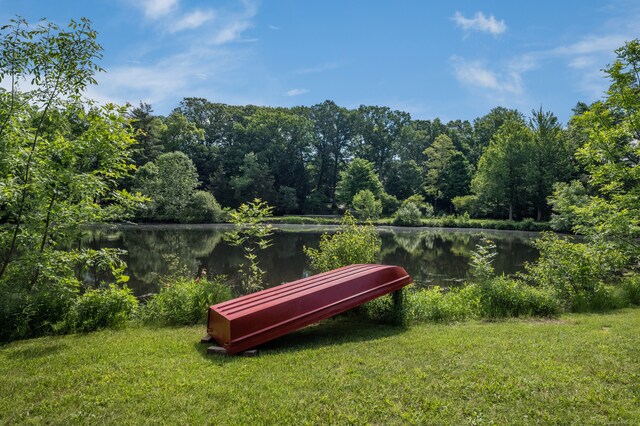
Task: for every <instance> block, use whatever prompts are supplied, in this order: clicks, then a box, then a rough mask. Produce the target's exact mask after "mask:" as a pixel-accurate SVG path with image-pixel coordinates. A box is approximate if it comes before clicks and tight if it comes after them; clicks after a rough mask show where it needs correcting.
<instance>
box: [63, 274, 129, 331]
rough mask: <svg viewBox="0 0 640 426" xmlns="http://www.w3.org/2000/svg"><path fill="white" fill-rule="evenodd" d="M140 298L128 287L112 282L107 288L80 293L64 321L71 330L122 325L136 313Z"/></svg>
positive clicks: (65, 325)
mask: <svg viewBox="0 0 640 426" xmlns="http://www.w3.org/2000/svg"><path fill="white" fill-rule="evenodd" d="M137 308H138V299H136V298H135V297H134V296H133V293H132V292H131V290H130V289H129V288H127V287H123V288H120V287H118V286H116V285H115V284H111V285H110V286H109V287H108V288H104V289H95V290H89V291H87V292H85V293H84V294H83V295H82V296H80V297H78V298H77V299H76V301H75V304H74V305H73V307H72V308H71V310H70V311H69V313H68V315H67V317H66V318H65V321H64V329H66V330H68V331H94V330H98V329H101V328H120V327H123V326H124V325H125V324H126V323H127V322H128V321H129V320H130V319H131V318H132V317H133V315H134V314H135V313H136V311H137Z"/></svg>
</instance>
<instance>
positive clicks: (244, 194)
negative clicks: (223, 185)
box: [229, 152, 275, 201]
mask: <svg viewBox="0 0 640 426" xmlns="http://www.w3.org/2000/svg"><path fill="white" fill-rule="evenodd" d="M229 183H230V185H231V187H232V188H233V189H234V191H235V195H236V199H238V200H242V201H249V200H253V199H256V198H261V199H265V200H266V201H271V200H273V199H275V193H274V189H273V185H274V179H273V175H272V174H271V171H270V170H269V167H268V166H267V165H266V164H265V163H263V162H261V161H260V159H259V158H258V156H257V155H256V154H255V153H253V152H250V153H248V154H246V155H245V156H244V161H243V162H242V165H241V166H240V173H239V174H238V175H237V176H234V177H232V178H231V179H230V182H229Z"/></svg>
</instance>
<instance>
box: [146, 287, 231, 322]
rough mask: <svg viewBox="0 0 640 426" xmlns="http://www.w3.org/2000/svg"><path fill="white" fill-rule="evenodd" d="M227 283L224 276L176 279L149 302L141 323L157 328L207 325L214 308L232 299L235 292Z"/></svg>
mask: <svg viewBox="0 0 640 426" xmlns="http://www.w3.org/2000/svg"><path fill="white" fill-rule="evenodd" d="M225 280H226V277H224V276H217V277H214V278H213V279H207V278H206V277H203V278H200V279H196V280H194V279H189V278H184V277H182V278H180V277H176V278H174V281H173V282H172V283H170V284H166V285H165V286H164V287H163V288H162V289H160V292H159V293H158V294H156V295H154V296H153V297H152V298H151V299H150V300H149V301H148V302H147V304H146V305H145V306H144V307H143V309H142V314H141V319H142V320H143V322H145V323H148V324H153V325H191V324H198V323H203V322H204V321H206V318H207V309H208V307H209V306H210V305H214V304H216V303H220V302H223V301H225V300H229V299H230V298H231V290H230V288H229V286H228V285H226V283H225Z"/></svg>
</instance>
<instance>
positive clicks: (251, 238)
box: [224, 198, 273, 293]
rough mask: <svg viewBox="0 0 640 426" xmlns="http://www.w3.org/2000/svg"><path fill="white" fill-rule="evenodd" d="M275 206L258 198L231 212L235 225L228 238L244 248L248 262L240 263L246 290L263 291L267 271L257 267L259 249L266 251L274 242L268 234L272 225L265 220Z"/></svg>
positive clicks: (232, 221)
mask: <svg viewBox="0 0 640 426" xmlns="http://www.w3.org/2000/svg"><path fill="white" fill-rule="evenodd" d="M272 211H273V207H269V205H268V204H267V203H266V202H265V201H262V200H261V199H259V198H256V199H254V200H253V201H251V202H249V203H245V204H242V205H241V206H240V207H238V209H237V210H235V211H233V212H231V223H233V224H234V225H235V229H234V230H233V231H229V232H227V233H226V234H225V236H224V238H225V240H226V241H227V242H228V243H229V244H231V245H233V246H238V247H242V251H243V253H244V258H245V259H246V260H247V262H248V265H247V264H242V265H240V269H239V270H238V273H239V274H240V277H241V278H240V279H241V283H242V288H243V291H244V292H245V293H251V292H254V291H258V290H261V289H262V287H263V281H264V274H265V272H264V270H262V269H261V268H260V267H259V266H258V255H257V252H258V250H264V249H266V248H267V247H269V246H270V245H271V240H270V239H269V237H270V236H271V235H272V234H273V227H272V226H271V225H269V224H265V223H264V221H265V219H268V218H269V217H270V216H271V212H272Z"/></svg>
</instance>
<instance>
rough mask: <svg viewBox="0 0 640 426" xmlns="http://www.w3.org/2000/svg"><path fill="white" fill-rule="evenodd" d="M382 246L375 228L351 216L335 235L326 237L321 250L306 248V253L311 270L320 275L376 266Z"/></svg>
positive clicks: (346, 217) (345, 219) (321, 242)
mask: <svg viewBox="0 0 640 426" xmlns="http://www.w3.org/2000/svg"><path fill="white" fill-rule="evenodd" d="M381 244H382V243H381V241H380V237H379V236H378V233H377V231H376V229H375V228H374V226H373V225H370V224H369V225H358V224H356V221H355V219H354V218H353V217H352V216H351V215H350V214H349V213H348V212H347V213H346V214H345V215H344V217H343V218H342V225H341V227H340V229H339V230H338V231H336V233H335V234H333V235H329V234H327V233H325V234H323V235H322V238H321V239H320V245H319V247H318V249H314V248H311V247H304V253H305V254H306V255H307V257H308V258H309V262H310V264H311V269H312V270H313V271H314V272H316V273H320V272H326V271H330V270H332V269H336V268H340V267H343V266H348V265H353V264H358V263H375V262H376V261H377V260H378V254H379V253H380V247H381Z"/></svg>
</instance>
